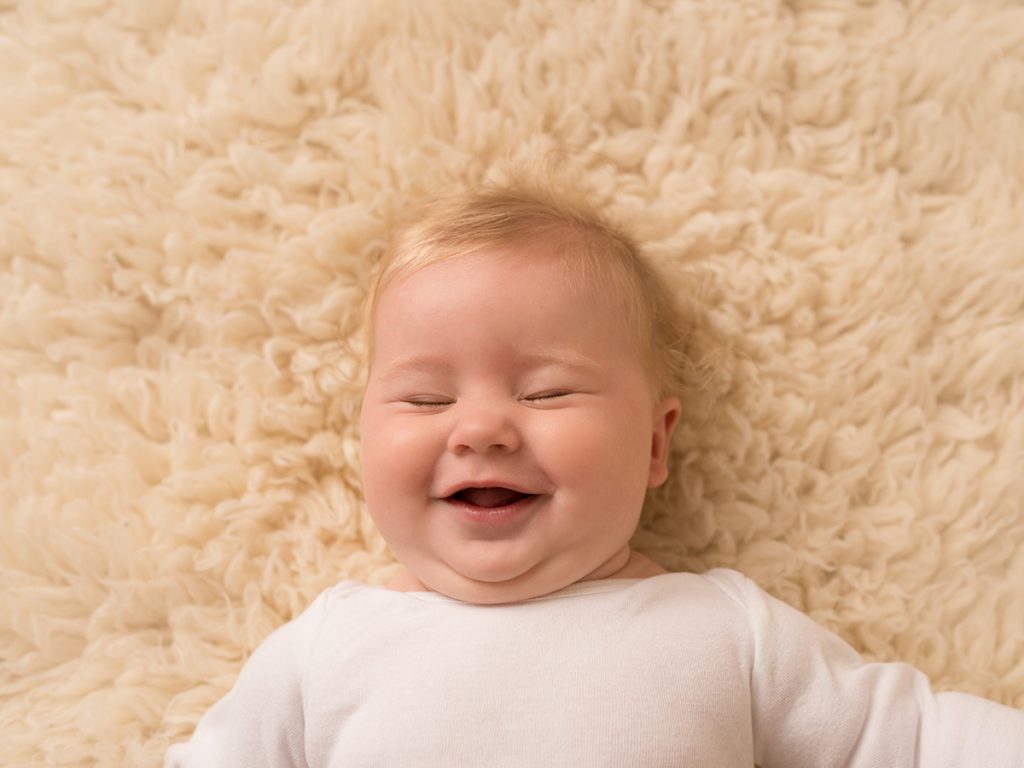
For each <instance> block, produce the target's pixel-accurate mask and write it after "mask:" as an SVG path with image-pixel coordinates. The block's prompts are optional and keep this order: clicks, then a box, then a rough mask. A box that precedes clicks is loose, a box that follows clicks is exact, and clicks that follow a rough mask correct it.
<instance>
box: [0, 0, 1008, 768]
mask: <svg viewBox="0 0 1024 768" xmlns="http://www.w3.org/2000/svg"><path fill="white" fill-rule="evenodd" d="M0 79H2V86H0V87H2V90H0V98H2V102H0V104H2V107H0V202H2V206H0V429H2V433H0V469H2V474H0V482H2V485H0V512H2V515H3V517H2V525H3V537H2V538H0V578H2V583H0V586H2V593H0V594H2V610H0V653H2V656H0V665H2V666H0V744H2V745H3V746H2V748H0V749H2V752H3V756H2V758H0V760H2V761H4V764H7V765H31V764H39V765H94V764H95V765H110V766H115V765H116V766H121V765H132V766H154V765H157V764H158V763H159V762H160V760H161V758H162V753H163V750H164V748H165V747H166V745H167V744H168V743H170V742H171V741H175V740H179V739H181V738H183V737H186V736H187V735H188V734H189V732H190V731H191V729H192V727H193V725H194V724H195V722H196V720H197V718H198V717H199V716H200V714H201V713H203V712H204V711H205V710H206V709H207V708H208V707H209V706H210V705H211V704H212V703H213V702H214V701H215V700H216V699H217V698H218V697H220V696H221V695H222V694H223V693H224V692H225V691H226V690H227V688H228V687H229V686H230V685H231V684H232V682H233V680H234V677H235V675H236V673H237V672H238V669H239V667H240V665H241V664H242V662H243V660H244V659H245V657H246V655H247V654H248V653H249V652H250V651H251V650H252V649H253V648H254V646H256V644H257V643H259V642H260V640H261V639H262V638H263V637H264V636H265V635H266V634H267V633H268V632H270V631H271V629H273V628H274V627H275V626H276V625H278V624H280V623H281V622H283V621H285V620H287V619H288V618H290V617H291V616H293V615H295V614H296V612H298V611H300V610H301V609H302V608H303V607H304V606H305V605H306V604H307V603H308V602H309V601H310V600H311V599H312V598H313V596H314V595H316V594H317V593H318V592H319V591H320V590H321V589H323V588H324V587H326V586H328V585H330V584H332V583H334V582H335V581H337V580H339V579H341V578H344V577H354V578H359V579H365V580H368V581H370V582H375V583H379V582H381V581H383V580H385V579H386V578H388V577H389V575H390V574H391V572H392V570H393V567H394V566H393V561H392V558H391V556H390V554H389V552H388V550H387V548H386V547H385V545H384V543H383V542H382V540H381V539H380V537H379V536H378V534H377V533H376V532H375V531H374V528H373V526H372V524H371V522H370V520H369V518H368V516H367V514H366V510H365V508H364V505H363V502H362V498H361V496H360V485H359V467H358V435H357V433H356V423H355V414H356V409H357V401H358V390H359V381H360V376H361V375H362V369H361V368H360V365H359V362H358V349H357V345H356V340H357V338H358V326H359V304H360V300H361V298H362V296H363V294H364V291H365V289H366V285H367V276H368V272H369V270H370V269H371V267H372V265H373V263H374V260H375V258H376V256H377V255H378V254H379V252H380V247H381V242H382V240H383V239H384V238H386V237H387V235H388V232H389V228H390V227H391V226H392V225H393V224H394V222H395V221H396V219H397V218H398V217H399V216H400V215H401V214H402V212H403V211H404V210H405V209H407V208H408V207H409V206H410V205H411V204H412V203H415V202H416V201H419V200H422V199H423V198H424V197H425V196H427V195H429V194H432V193H434V192H437V191H439V190H445V189H448V188H453V187H458V186H464V185H467V184H470V183H475V182H478V181H480V180H482V179H485V178H494V177H497V176H499V175H500V173H501V169H502V168H504V167H506V166H507V165H508V164H509V163H510V162H511V163H515V162H524V161H527V160H528V159H529V158H533V157H538V156H542V155H544V154H545V153H548V152H549V151H550V150H552V149H557V150H560V151H561V150H565V149H569V150H571V151H572V157H574V158H576V159H575V160H574V161H573V162H575V163H576V168H577V172H578V173H579V175H580V178H581V179H582V181H583V183H585V184H586V185H587V186H589V187H590V188H592V189H593V190H595V191H596V194H597V195H598V197H599V198H600V200H601V201H602V205H604V206H605V208H606V209H607V211H609V212H610V213H611V214H612V215H614V216H616V217H618V218H620V219H622V220H625V221H628V222H632V223H633V225H634V230H635V232H636V234H637V235H638V236H639V237H640V239H641V240H642V241H644V242H645V243H647V244H648V245H649V246H650V249H651V252H652V253H653V254H654V255H655V257H656V258H657V259H659V260H660V261H661V262H662V263H664V264H666V265H667V266H668V267H669V268H671V270H672V272H673V277H672V279H673V280H675V281H677V284H678V285H679V286H683V285H684V284H690V283H692V282H693V281H694V280H696V279H697V277H696V276H698V275H703V276H704V279H705V282H706V287H705V289H704V291H705V296H706V298H707V299H708V301H709V303H710V305H711V310H710V319H711V321H712V324H713V326H714V328H716V329H717V330H718V332H719V333H720V334H722V335H723V336H724V337H725V338H727V339H731V346H730V347H728V348H726V349H723V350H722V353H721V354H720V356H719V357H720V364H721V371H722V372H723V373H722V375H721V376H719V377H718V379H717V380H716V381H717V383H716V382H712V386H713V387H717V389H716V390H715V391H716V392H717V393H718V394H719V395H720V397H719V398H718V400H717V401H716V403H715V405H714V407H713V408H712V410H711V412H701V409H699V408H696V407H694V408H691V409H690V412H689V413H688V416H687V419H688V420H687V421H686V422H685V423H684V425H683V428H682V429H681V433H680V434H679V440H678V443H677V448H676V452H675V463H674V473H673V477H672V480H671V482H670V484H669V486H668V487H667V489H666V490H665V492H664V493H660V494H658V495H657V496H656V497H655V498H653V499H652V503H651V504H650V509H649V512H648V514H647V517H646V522H645V523H644V528H643V530H642V531H641V532H640V533H639V534H638V536H637V539H636V544H637V545H638V547H639V548H641V549H642V550H644V551H646V552H648V553H649V554H651V555H652V556H654V557H656V558H657V559H660V560H661V561H662V562H663V563H664V564H665V565H666V566H668V567H670V568H674V569H694V570H703V569H706V568H708V567H711V566H716V565H725V566H731V567H735V568H737V569H739V570H741V571H743V572H745V573H747V574H748V575H750V576H752V577H753V578H754V579H756V580H757V581H758V582H760V583H761V584H762V585H763V586H764V587H765V588H767V589H768V590H769V591H771V592H773V593H774V594H776V595H778V596H780V597H782V598H783V599H785V600H787V601H789V602H790V603H792V604H794V605H796V606H798V607H800V608H802V609H804V610H805V611H807V612H809V613H810V614H811V615H812V616H813V617H814V618H816V619H817V620H818V621H820V622H821V623H823V624H825V625H827V626H829V627H831V628H832V629H834V630H836V631H837V632H839V633H840V634H841V635H842V636H843V637H845V638H846V639H847V640H848V641H850V642H851V643H853V644H854V645H855V646H856V647H857V648H858V649H860V650H861V651H862V652H864V653H865V654H866V655H867V656H868V657H869V658H872V659H887V660H897V659H898V660H905V661H909V662H912V663H913V664H916V665H917V666H919V667H920V668H922V669H923V670H924V671H925V672H927V673H928V674H929V675H930V676H931V678H932V680H933V681H934V683H935V685H936V686H937V687H938V688H940V689H947V688H957V689H961V690H966V691H970V692H974V693H980V694H984V695H987V696H989V697H991V698H993V699H996V700H998V701H1001V702H1004V703H1008V704H1012V705H1015V706H1018V707H1024V502H1022V499H1024V487H1022V483H1024V189H1022V187H1024V86H1022V84H1024V7H1022V6H1021V5H1020V3H1019V2H999V1H998V0H988V1H981V0H979V2H972V3H964V2H962V1H961V0H944V1H943V0H934V1H931V2H929V1H926V0H911V1H910V2H895V1H894V0H878V1H877V2H871V1H870V0H866V1H864V2H857V3H854V2H851V1H847V0H808V1H806V2H791V3H783V2H778V1H776V0H749V1H747V2H732V1H731V0H730V1H726V0H700V1H698V0H680V1H679V2H655V1H654V0H652V1H651V2H640V1H639V0H632V1H631V0H620V1H619V2H611V1H610V0H609V1H604V0H602V1H600V2H588V3H576V2H562V1H560V0H524V1H523V2H503V1H501V0H487V1H485V2H472V3H469V2H457V1H455V0H452V1H450V2H423V3H420V2H412V0H406V1H405V2H401V1H400V0H386V1H381V2H362V1H361V0H347V1H345V2H328V1H327V0H322V1H320V2H306V3H303V2H287V3H286V2H281V0H237V2H228V1H227V0H223V1H221V0H182V2H174V1H173V0H163V1H162V2H161V1H158V0H120V1H119V2H110V1H106V0H66V1H64V2H56V1H53V2H48V1H45V0H44V1H42V2H34V1H30V0H25V2H22V3H20V4H19V3H15V2H11V1H10V0H6V1H4V2H0Z"/></svg>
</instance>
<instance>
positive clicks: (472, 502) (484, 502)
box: [447, 487, 536, 509]
mask: <svg viewBox="0 0 1024 768" xmlns="http://www.w3.org/2000/svg"><path fill="white" fill-rule="evenodd" d="M535 496H536V494H532V493H522V492H521V491H514V490H512V489H511V488H500V487H493V488H463V489H462V490H461V491H457V492H455V493H453V494H452V495H451V496H449V497H448V498H447V501H456V502H461V503H462V504H467V505H469V506H471V507H478V508H480V509H500V508H502V507H510V506H512V505H513V504H517V503H519V502H521V501H525V500H527V499H532V498H534V497H535Z"/></svg>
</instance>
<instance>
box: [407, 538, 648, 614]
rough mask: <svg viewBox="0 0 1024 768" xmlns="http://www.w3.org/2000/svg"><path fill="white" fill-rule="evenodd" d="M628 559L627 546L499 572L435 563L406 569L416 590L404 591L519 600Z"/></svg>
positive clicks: (467, 599)
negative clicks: (609, 553) (597, 556)
mask: <svg viewBox="0 0 1024 768" xmlns="http://www.w3.org/2000/svg"><path fill="white" fill-rule="evenodd" d="M630 561H631V558H630V550H629V549H628V547H626V548H624V550H623V551H622V552H621V553H620V554H619V555H617V556H616V557H614V558H612V559H610V560H606V561H603V562H595V563H591V562H582V561H576V560H575V558H574V559H573V561H572V562H558V561H557V559H555V560H547V561H542V562H540V563H538V564H537V565H535V566H533V567H532V568H528V569H524V570H522V571H516V570H509V571H503V570H498V569H494V568H472V569H471V568H465V569H464V570H459V569H457V568H454V567H452V566H450V565H447V564H437V565H434V566H433V567H431V568H429V569H425V570H424V572H423V573H422V574H417V573H414V572H413V571H411V570H408V574H409V578H410V579H411V580H412V581H413V582H414V583H415V584H417V585H418V589H406V590H404V591H430V592H437V593H439V594H442V595H445V596H447V597H450V598H452V599H454V600H459V601H462V602H464V603H474V604H477V605H499V604H501V603H519V602H522V601H524V600H531V599H533V598H535V597H543V596H544V595H550V594H552V593H553V592H558V591H559V590H562V589H565V588H566V587H568V586H570V585H572V584H575V583H577V582H579V581H586V580H590V579H601V578H611V577H614V576H616V575H617V572H619V571H621V570H622V569H623V568H624V566H626V564H627V563H629V562H630Z"/></svg>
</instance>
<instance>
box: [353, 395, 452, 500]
mask: <svg viewBox="0 0 1024 768" xmlns="http://www.w3.org/2000/svg"><path fill="white" fill-rule="evenodd" d="M417 421H418V420H417V419H408V418H406V419H401V418H388V417H387V416H386V415H383V414H379V413H375V412H373V411H369V412H364V414H363V418H362V428H361V429H362V434H363V436H364V437H363V441H362V461H363V490H364V493H365V494H366V500H367V504H368V505H369V509H370V514H371V516H373V517H374V519H375V520H376V519H377V518H378V516H381V517H391V516H393V515H397V514H401V513H402V512H403V511H404V510H405V509H406V508H407V507H408V505H409V504H410V503H416V502H419V503H423V502H424V501H425V499H426V496H427V494H428V492H429V490H430V486H431V482H432V480H433V473H434V468H435V465H436V462H437V456H438V453H437V446H438V438H437V437H436V436H435V435H434V434H432V431H431V430H427V429H424V428H423V426H424V425H422V424H417V423H416V422H417ZM441 445H442V447H443V441H442V442H441Z"/></svg>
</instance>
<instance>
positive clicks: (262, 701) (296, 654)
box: [165, 595, 325, 768]
mask: <svg viewBox="0 0 1024 768" xmlns="http://www.w3.org/2000/svg"><path fill="white" fill-rule="evenodd" d="M324 599H325V595H321V596H320V598H318V599H317V600H316V601H314V603H313V604H312V605H310V607H309V608H307V609H306V611H305V612H304V613H303V614H302V615H301V616H299V617H298V618H296V619H295V620H294V621H292V622H289V623H288V624H285V625H284V626H282V627H279V628H278V629H277V630H276V631H275V632H273V633H272V634H271V635H270V636H269V637H267V639H266V640H264V641H263V643H262V644H261V645H260V646H259V647H258V648H257V649H256V651H255V652H254V653H253V655H252V656H251V657H250V659H249V661H248V662H246V664H245V666H244V667H243V668H242V671H241V673H240V674H239V676H238V680H237V681H236V682H235V685H234V687H232V689H231V690H230V691H229V692H228V694H227V695H226V696H224V698H222V699H221V700H220V701H218V702H217V703H216V704H215V705H214V706H213V707H211V708H210V710H209V711H208V712H207V713H206V714H205V715H203V717H202V719H201V720H200V721H199V725H198V726H196V730H195V733H194V734H193V735H192V738H191V740H190V741H188V742H186V743H184V744H176V745H175V746H173V747H171V748H170V750H168V752H167V757H166V762H165V768H207V766H209V768H227V767H228V766H245V767H246V768H259V767H260V766H275V767H277V768H284V767H285V766H302V767H303V768H305V766H306V758H305V747H304V734H303V724H304V719H303V711H302V675H303V669H304V667H305V663H304V659H305V658H307V656H308V654H307V650H308V646H309V640H310V638H311V636H312V634H313V631H314V630H315V628H316V625H317V624H318V617H319V615H320V614H321V610H320V608H321V607H322V604H323V601H324Z"/></svg>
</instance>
